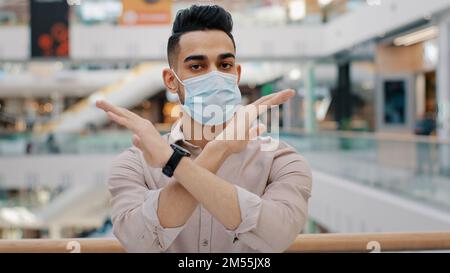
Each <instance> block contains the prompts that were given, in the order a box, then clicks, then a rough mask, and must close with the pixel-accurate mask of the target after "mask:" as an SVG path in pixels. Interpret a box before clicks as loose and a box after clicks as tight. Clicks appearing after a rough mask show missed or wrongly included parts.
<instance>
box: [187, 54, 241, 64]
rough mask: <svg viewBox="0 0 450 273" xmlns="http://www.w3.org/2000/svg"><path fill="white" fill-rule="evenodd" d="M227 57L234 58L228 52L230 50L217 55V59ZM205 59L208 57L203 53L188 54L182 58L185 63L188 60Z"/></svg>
mask: <svg viewBox="0 0 450 273" xmlns="http://www.w3.org/2000/svg"><path fill="white" fill-rule="evenodd" d="M227 58H236V57H235V56H234V54H233V53H230V52H228V53H222V54H219V57H218V59H219V60H223V59H227ZM207 59H208V57H206V56H205V55H190V56H187V57H186V58H185V59H184V62H185V63H187V62H189V61H205V60H207Z"/></svg>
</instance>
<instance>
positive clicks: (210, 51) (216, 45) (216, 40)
mask: <svg viewBox="0 0 450 273" xmlns="http://www.w3.org/2000/svg"><path fill="white" fill-rule="evenodd" d="M228 52H231V53H234V52H235V49H234V45H233V41H232V40H231V38H230V37H228V35H227V34H226V33H225V32H223V31H220V30H206V31H191V32H188V33H186V34H183V35H182V36H181V37H180V42H179V59H178V60H181V61H182V60H184V58H186V57H187V56H190V55H207V56H208V57H210V58H215V57H216V56H218V55H219V54H222V53H228Z"/></svg>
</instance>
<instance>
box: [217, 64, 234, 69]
mask: <svg viewBox="0 0 450 273" xmlns="http://www.w3.org/2000/svg"><path fill="white" fill-rule="evenodd" d="M220 67H221V68H222V69H225V70H227V69H230V68H232V67H233V64H232V63H222V64H221V65H220Z"/></svg>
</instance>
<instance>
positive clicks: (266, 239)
mask: <svg viewBox="0 0 450 273" xmlns="http://www.w3.org/2000/svg"><path fill="white" fill-rule="evenodd" d="M164 138H165V139H166V140H167V142H168V143H175V142H176V143H178V144H180V145H181V146H183V147H184V148H186V149H188V150H189V151H190V152H191V153H192V157H193V158H195V157H197V156H198V155H199V154H200V153H201V151H202V150H201V148H200V147H197V146H194V145H192V144H190V143H188V142H187V141H185V139H184V136H183V133H182V131H181V129H180V123H177V124H176V125H175V126H174V127H173V128H172V131H171V132H170V133H169V134H167V135H164ZM267 141H270V140H268V139H265V140H264V139H261V138H260V139H258V140H255V141H251V142H249V144H248V145H247V147H246V149H245V150H244V151H242V152H241V153H239V154H234V155H231V156H230V157H228V158H227V159H226V160H225V161H224V163H223V164H222V166H221V167H220V169H219V170H218V172H217V173H216V174H217V175H218V176H219V177H221V178H223V179H225V180H226V181H228V182H230V183H232V184H233V185H235V187H236V188H237V194H238V200H239V206H240V211H241V220H242V221H241V224H240V225H239V226H238V228H237V229H236V230H233V231H231V230H227V229H226V228H225V227H224V226H223V225H222V224H221V223H220V222H219V221H217V220H216V219H215V218H214V217H213V216H212V215H211V214H210V213H209V212H208V211H207V210H206V209H205V208H204V207H203V206H202V205H198V207H197V208H196V209H195V210H194V212H193V214H192V215H191V217H190V218H189V220H188V221H187V222H186V223H185V225H184V226H182V227H177V228H163V227H162V226H161V225H160V223H159V219H158V217H157V213H156V212H157V209H158V198H159V194H160V191H161V189H162V188H164V186H165V185H167V184H168V183H169V182H170V181H171V180H172V179H174V178H168V177H166V176H165V175H164V174H163V173H162V171H161V168H152V167H150V166H148V164H147V163H146V162H145V160H144V158H143V155H142V153H141V152H140V151H139V150H138V149H137V148H135V147H132V148H130V149H128V150H127V151H125V152H124V153H122V154H121V155H120V156H118V158H117V159H116V160H115V161H114V164H113V167H112V170H111V174H110V177H109V181H108V185H109V190H110V192H111V195H112V201H111V202H112V222H113V231H114V235H115V236H116V237H117V238H118V239H119V241H120V242H121V243H122V245H123V246H124V248H125V249H126V250H127V251H128V252H282V251H284V250H286V249H287V248H288V247H289V246H290V245H291V243H292V242H293V241H294V239H295V238H296V236H297V235H298V234H299V233H300V231H301V229H302V228H303V226H304V225H305V222H306V219H307V214H308V213H307V207H308V199H309V197H310V195H311V183H312V176H311V171H310V168H309V166H308V163H307V162H306V160H305V159H304V158H303V157H302V156H300V155H299V154H298V153H297V152H296V151H295V150H294V149H293V148H292V147H290V146H288V145H287V144H285V143H283V142H279V145H278V148H277V149H275V150H274V151H263V150H262V149H261V145H262V144H264V143H265V142H267Z"/></svg>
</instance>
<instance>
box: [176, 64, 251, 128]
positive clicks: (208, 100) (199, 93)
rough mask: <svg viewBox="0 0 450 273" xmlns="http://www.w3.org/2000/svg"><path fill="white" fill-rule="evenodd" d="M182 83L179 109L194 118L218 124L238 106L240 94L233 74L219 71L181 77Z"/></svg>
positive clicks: (204, 123)
mask: <svg viewBox="0 0 450 273" xmlns="http://www.w3.org/2000/svg"><path fill="white" fill-rule="evenodd" d="M172 72H173V73H174V74H175V77H176V78H177V79H178V81H179V82H180V83H181V84H182V85H183V86H184V105H183V109H184V110H185V112H186V113H187V114H188V115H189V116H191V117H192V118H193V119H194V120H195V121H196V122H198V123H200V124H203V125H209V126H214V125H220V124H223V123H225V122H227V121H229V120H230V119H231V118H232V117H233V115H234V113H235V112H236V111H237V109H238V108H239V106H240V104H241V101H242V97H241V91H240V90H239V87H238V84H237V76H236V75H233V74H228V73H223V72H219V71H211V72H209V73H207V74H204V75H201V76H197V77H194V78H190V79H187V80H184V81H181V80H180V79H179V78H178V76H177V74H176V73H175V72H174V71H173V70H172Z"/></svg>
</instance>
